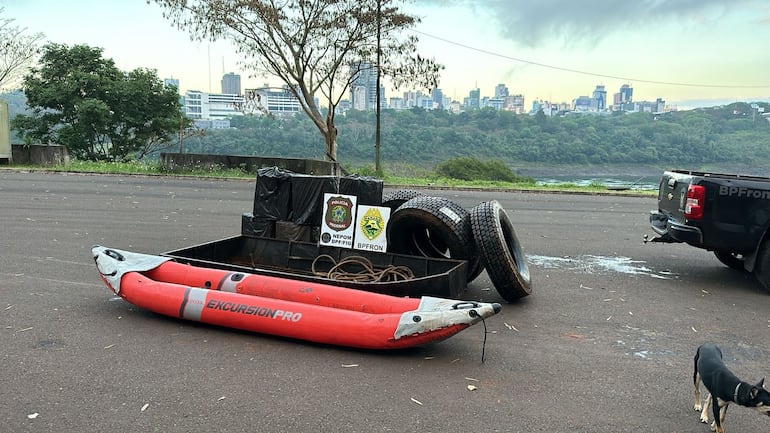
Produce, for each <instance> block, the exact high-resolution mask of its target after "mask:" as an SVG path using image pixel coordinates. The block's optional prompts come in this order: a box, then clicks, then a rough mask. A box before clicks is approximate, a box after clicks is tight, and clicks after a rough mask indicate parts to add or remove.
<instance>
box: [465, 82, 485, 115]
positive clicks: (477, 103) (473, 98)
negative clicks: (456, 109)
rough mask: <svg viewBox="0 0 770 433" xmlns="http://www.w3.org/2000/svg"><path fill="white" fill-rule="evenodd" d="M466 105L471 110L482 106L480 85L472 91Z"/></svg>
mask: <svg viewBox="0 0 770 433" xmlns="http://www.w3.org/2000/svg"><path fill="white" fill-rule="evenodd" d="M465 106H466V107H468V108H469V109H471V110H474V109H479V108H481V90H479V88H478V87H477V88H475V89H473V90H471V91H470V93H469V94H468V98H467V99H466V100H465Z"/></svg>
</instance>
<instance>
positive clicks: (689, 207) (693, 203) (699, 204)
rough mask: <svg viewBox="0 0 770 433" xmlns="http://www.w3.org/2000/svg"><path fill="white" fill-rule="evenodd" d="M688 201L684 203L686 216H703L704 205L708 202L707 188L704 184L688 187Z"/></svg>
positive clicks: (696, 218) (696, 217) (699, 217)
mask: <svg viewBox="0 0 770 433" xmlns="http://www.w3.org/2000/svg"><path fill="white" fill-rule="evenodd" d="M685 198H686V199H687V201H686V202H685V205H684V217H685V218H687V219H691V220H699V219H701V218H703V206H704V205H705V204H706V188H705V187H704V186H702V185H690V186H688V187H687V195H686V196H685Z"/></svg>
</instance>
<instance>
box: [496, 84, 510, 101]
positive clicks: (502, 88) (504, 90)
mask: <svg viewBox="0 0 770 433" xmlns="http://www.w3.org/2000/svg"><path fill="white" fill-rule="evenodd" d="M506 96H508V87H507V86H506V85H505V84H498V85H497V86H495V98H505V97H506Z"/></svg>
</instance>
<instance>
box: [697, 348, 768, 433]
mask: <svg viewBox="0 0 770 433" xmlns="http://www.w3.org/2000/svg"><path fill="white" fill-rule="evenodd" d="M692 379H693V383H694V384H695V405H693V409H695V410H697V411H700V420H701V422H704V423H708V421H709V415H708V410H709V406H710V405H711V406H712V407H713V416H714V422H712V423H711V430H716V432H717V433H724V428H723V427H722V423H724V422H725V415H726V414H727V406H728V405H729V404H730V403H731V402H734V403H736V404H739V405H741V406H746V407H750V408H753V409H756V410H757V411H759V412H760V413H762V414H765V415H767V416H770V392H768V391H767V390H766V389H765V388H764V387H763V385H764V383H765V379H762V380H760V381H759V383H758V384H756V385H751V384H749V383H746V382H743V381H741V380H740V379H738V378H737V377H736V376H735V375H734V374H733V373H732V372H731V371H730V370H728V369H727V367H726V366H725V364H724V362H722V351H721V350H719V347H717V346H716V345H714V344H712V343H705V344H703V345H701V346H700V347H699V348H698V351H697V352H695V371H694V372H693V375H692ZM701 380H703V385H704V386H705V387H706V391H708V392H709V395H708V397H706V401H704V402H703V406H702V410H701V402H700V381H701Z"/></svg>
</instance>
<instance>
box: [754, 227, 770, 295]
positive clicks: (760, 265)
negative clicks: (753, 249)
mask: <svg viewBox="0 0 770 433" xmlns="http://www.w3.org/2000/svg"><path fill="white" fill-rule="evenodd" d="M754 278H756V279H757V281H759V284H761V285H762V287H763V288H764V289H765V290H766V291H767V292H770V239H765V240H764V241H763V242H762V245H760V246H759V251H757V260H756V262H755V263H754Z"/></svg>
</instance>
